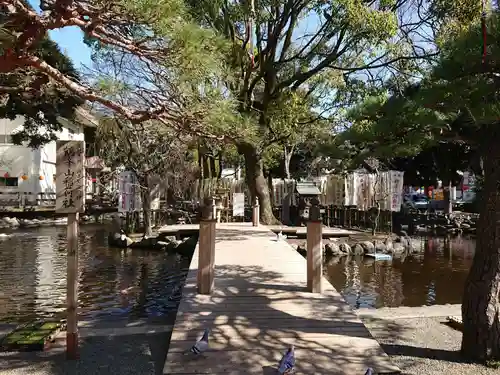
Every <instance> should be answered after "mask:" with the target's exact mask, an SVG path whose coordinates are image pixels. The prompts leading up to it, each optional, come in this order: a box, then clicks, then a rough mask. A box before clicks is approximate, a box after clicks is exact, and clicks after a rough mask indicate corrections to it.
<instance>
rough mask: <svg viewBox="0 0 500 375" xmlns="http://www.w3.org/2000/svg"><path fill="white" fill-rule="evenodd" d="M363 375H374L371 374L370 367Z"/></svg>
mask: <svg viewBox="0 0 500 375" xmlns="http://www.w3.org/2000/svg"><path fill="white" fill-rule="evenodd" d="M365 375H374V374H373V369H372V368H371V367H368V369H367V370H366V372H365Z"/></svg>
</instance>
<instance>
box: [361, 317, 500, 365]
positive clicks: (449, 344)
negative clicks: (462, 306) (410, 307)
mask: <svg viewBox="0 0 500 375" xmlns="http://www.w3.org/2000/svg"><path fill="white" fill-rule="evenodd" d="M445 320H446V317H428V318H408V317H404V318H398V319H392V320H391V319H385V318H384V319H377V318H375V319H371V318H366V317H364V318H363V322H364V323H365V325H366V326H367V327H368V329H369V330H370V332H371V333H372V335H373V336H374V337H375V339H376V340H377V341H378V342H379V343H380V344H381V345H382V348H383V349H384V351H385V352H386V353H387V354H388V355H389V356H390V357H391V358H392V360H393V361H394V364H395V365H397V366H398V367H399V368H400V369H401V371H402V374H405V375H410V374H411V375H443V374H444V375H499V374H500V370H499V369H493V368H487V367H484V366H481V365H476V364H467V363H463V362H461V361H460V357H459V353H458V351H459V350H460V340H461V338H462V337H461V336H462V333H461V332H459V331H457V330H454V329H452V328H451V327H449V326H447V325H446V324H444V322H445Z"/></svg>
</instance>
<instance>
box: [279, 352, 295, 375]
mask: <svg viewBox="0 0 500 375" xmlns="http://www.w3.org/2000/svg"><path fill="white" fill-rule="evenodd" d="M294 371H295V348H294V346H293V345H291V346H290V347H289V348H288V350H287V351H286V353H285V355H284V356H283V358H281V361H280V363H279V366H278V373H279V374H280V375H288V374H292V373H293V372H294Z"/></svg>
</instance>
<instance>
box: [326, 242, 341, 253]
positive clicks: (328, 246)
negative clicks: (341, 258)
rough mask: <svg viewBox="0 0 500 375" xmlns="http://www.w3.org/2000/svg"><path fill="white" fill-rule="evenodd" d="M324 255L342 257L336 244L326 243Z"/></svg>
mask: <svg viewBox="0 0 500 375" xmlns="http://www.w3.org/2000/svg"><path fill="white" fill-rule="evenodd" d="M325 253H326V254H328V255H334V256H337V255H342V251H340V246H339V245H338V244H336V243H327V244H326V245H325Z"/></svg>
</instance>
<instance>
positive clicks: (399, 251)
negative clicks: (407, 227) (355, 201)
mask: <svg viewBox="0 0 500 375" xmlns="http://www.w3.org/2000/svg"><path fill="white" fill-rule="evenodd" d="M405 251H406V248H405V247H404V246H403V245H402V244H401V243H400V242H395V243H394V246H393V247H392V253H393V254H395V255H397V254H403V253H404V252H405Z"/></svg>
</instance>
